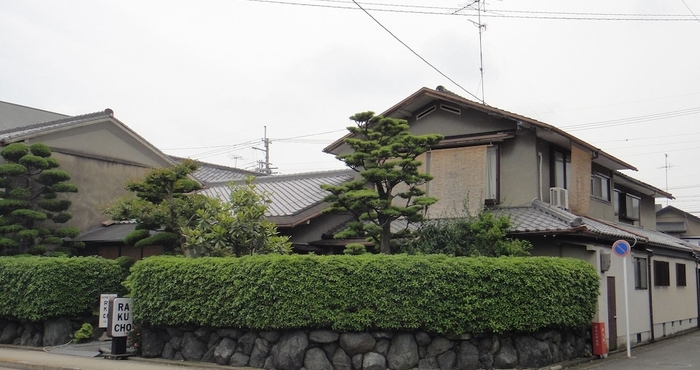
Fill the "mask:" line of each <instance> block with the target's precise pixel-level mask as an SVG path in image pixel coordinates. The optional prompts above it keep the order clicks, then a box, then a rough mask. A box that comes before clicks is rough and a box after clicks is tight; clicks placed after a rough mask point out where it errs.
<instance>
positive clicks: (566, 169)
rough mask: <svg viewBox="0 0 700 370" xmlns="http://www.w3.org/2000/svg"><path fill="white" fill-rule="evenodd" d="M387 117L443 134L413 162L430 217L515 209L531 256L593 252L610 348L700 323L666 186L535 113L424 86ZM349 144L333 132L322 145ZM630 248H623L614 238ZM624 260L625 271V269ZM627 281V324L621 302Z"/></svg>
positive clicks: (600, 316)
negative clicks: (423, 176) (667, 229)
mask: <svg viewBox="0 0 700 370" xmlns="http://www.w3.org/2000/svg"><path fill="white" fill-rule="evenodd" d="M381 115H382V116H386V117H393V118H400V119H405V120H407V121H408V123H409V126H410V130H411V132H412V133H414V134H429V133H439V134H442V135H444V136H445V139H444V140H443V141H442V142H440V143H439V144H438V145H437V146H436V147H434V148H432V150H430V151H429V152H427V153H425V154H424V155H423V156H422V157H421V158H420V160H421V161H422V163H423V171H425V172H428V173H430V174H431V175H433V176H434V180H432V181H431V182H430V183H429V184H427V185H426V187H425V190H426V192H427V193H428V195H430V196H435V197H437V198H438V199H439V201H438V203H436V204H435V205H433V206H431V208H430V210H429V217H431V218H436V217H441V216H442V215H446V214H449V212H450V210H452V209H455V208H456V209H458V210H459V209H461V207H462V205H463V203H464V202H465V201H466V202H467V203H468V208H469V211H470V212H471V213H472V214H474V213H475V212H478V211H480V210H481V209H484V208H485V207H486V208H487V209H488V210H489V211H492V212H497V213H498V214H503V215H507V216H509V217H510V218H511V222H512V232H511V234H512V235H514V236H518V237H520V238H524V239H527V240H530V241H531V242H532V243H533V245H534V250H533V252H532V254H533V255H545V256H547V255H549V256H561V257H573V258H579V259H583V260H585V261H588V262H589V263H591V264H592V265H593V266H595V267H596V268H597V270H598V272H599V274H600V278H601V286H600V293H601V294H600V298H599V307H598V311H597V314H596V316H595V317H594V319H593V320H594V321H597V322H604V323H605V324H606V335H607V337H608V339H609V347H610V348H611V349H614V348H616V347H617V346H619V345H623V344H626V343H627V338H628V334H629V341H630V344H636V343H640V342H645V341H649V340H653V339H654V338H656V337H661V336H665V335H669V334H671V333H674V332H677V331H681V330H685V329H690V328H694V327H697V326H698V322H697V320H698V293H697V292H698V286H697V262H696V254H695V250H694V248H693V246H692V245H690V244H688V243H686V242H684V241H682V240H680V239H677V238H674V237H671V236H668V235H666V234H663V233H660V232H657V231H655V230H656V214H655V198H672V195H671V194H669V193H667V192H665V191H663V190H661V189H658V188H656V187H654V186H652V185H649V184H646V183H643V182H641V181H638V180H636V179H634V178H632V177H630V176H628V175H625V174H623V173H622V172H621V171H624V170H636V168H634V166H632V165H631V164H629V163H627V162H625V161H623V160H621V159H619V158H616V157H614V156H612V155H610V154H608V153H606V152H604V151H602V150H600V149H599V148H596V147H595V146H593V145H591V144H589V143H587V142H585V141H583V140H580V139H578V138H576V137H575V136H573V135H571V134H569V133H567V132H565V131H563V130H561V129H558V128H556V127H554V126H551V125H548V124H546V123H543V122H539V121H537V120H534V119H531V118H527V117H524V116H521V115H518V114H514V113H510V112H507V111H504V110H500V109H497V108H494V107H490V106H487V105H484V104H480V103H476V102H473V101H470V100H467V99H465V98H462V97H460V96H458V95H456V94H454V93H451V92H449V91H447V90H445V89H444V88H442V87H438V88H437V89H435V90H434V89H429V88H422V89H420V90H418V91H416V92H415V93H413V94H412V95H410V96H409V97H407V98H406V99H404V100H402V101H400V102H399V103H397V104H396V105H394V106H393V107H391V108H389V109H388V110H386V111H385V112H383V113H381ZM348 150H350V149H349V147H347V145H345V144H344V142H343V139H342V138H341V139H339V140H337V141H336V142H334V143H332V144H331V145H329V146H328V147H326V148H325V149H324V151H325V152H327V153H331V154H334V155H337V154H342V153H345V152H347V151H348ZM617 240H625V241H627V242H628V244H629V245H630V246H632V253H631V255H630V256H627V257H624V258H623V257H618V256H616V255H614V253H612V248H611V246H612V244H613V243H614V242H615V241H617ZM623 262H624V263H627V267H628V268H627V269H626V270H627V272H628V274H627V275H628V276H627V279H625V276H623V270H624V268H623ZM624 281H627V288H628V289H627V290H628V292H629V293H628V299H627V300H628V301H629V304H630V309H629V312H630V314H629V321H630V333H627V332H626V329H625V327H626V325H625V309H624V307H623V304H624V302H625V301H627V300H626V299H625V296H624V290H625V289H624V285H623V284H624Z"/></svg>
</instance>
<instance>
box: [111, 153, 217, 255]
mask: <svg viewBox="0 0 700 370" xmlns="http://www.w3.org/2000/svg"><path fill="white" fill-rule="evenodd" d="M197 168H198V164H197V162H195V161H192V160H185V161H183V162H182V163H180V164H177V165H175V166H173V167H170V168H156V169H152V170H150V171H148V173H146V175H145V176H144V177H143V179H141V180H137V181H129V182H128V183H127V184H126V189H127V190H129V191H132V192H134V194H135V195H136V197H135V198H134V197H126V198H121V199H117V200H115V201H113V202H111V203H110V204H108V205H107V206H106V207H104V208H103V211H104V213H106V214H107V215H109V216H110V217H112V219H113V220H136V222H137V223H138V226H137V228H138V229H142V230H153V231H156V230H166V231H168V232H172V233H174V234H175V235H176V236H177V237H176V240H175V242H174V243H169V245H171V248H172V250H175V251H181V250H182V248H181V247H182V246H181V243H182V241H183V237H182V235H181V231H180V230H181V228H182V227H185V226H189V225H192V222H193V221H192V219H193V216H194V214H195V212H196V210H198V209H202V208H204V206H205V204H207V203H209V202H211V199H210V198H208V197H206V196H204V195H201V194H190V192H192V191H194V190H197V189H199V188H200V187H201V186H200V185H199V183H197V182H195V181H193V180H191V179H190V178H189V176H190V175H191V174H192V173H194V172H195V171H196V170H197ZM160 238H162V237H160ZM138 240H140V239H138ZM138 240H134V241H133V243H134V244H136V242H137V241H138ZM161 241H164V240H161ZM145 243H150V242H145ZM128 244H129V245H131V242H130V243H128ZM149 245H150V244H149Z"/></svg>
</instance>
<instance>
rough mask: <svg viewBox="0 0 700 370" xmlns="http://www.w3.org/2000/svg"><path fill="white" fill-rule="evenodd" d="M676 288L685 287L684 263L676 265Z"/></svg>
mask: <svg viewBox="0 0 700 370" xmlns="http://www.w3.org/2000/svg"><path fill="white" fill-rule="evenodd" d="M676 286H686V280H685V264H684V263H676Z"/></svg>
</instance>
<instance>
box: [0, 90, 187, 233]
mask: <svg viewBox="0 0 700 370" xmlns="http://www.w3.org/2000/svg"><path fill="white" fill-rule="evenodd" d="M0 128H1V130H0V146H6V145H8V144H11V143H15V142H24V143H27V144H30V145H31V144H34V143H43V144H46V145H48V146H49V147H50V148H51V151H52V152H53V155H52V156H53V157H54V158H56V159H57V160H58V162H59V163H60V165H61V167H60V168H61V169H62V170H65V171H67V172H68V173H69V174H70V175H71V180H70V182H72V183H74V184H76V185H77V186H78V193H76V194H68V195H66V198H67V199H70V200H71V201H72V202H73V203H72V205H71V208H70V209H69V212H70V213H71V214H72V215H73V218H72V219H71V220H70V221H69V222H68V223H67V224H66V225H67V226H73V227H77V228H78V229H79V230H88V229H91V228H93V227H97V226H99V225H100V224H101V223H102V222H103V221H105V220H106V216H105V215H104V214H103V213H102V212H101V211H100V207H101V206H103V205H105V204H107V203H108V202H110V201H112V200H114V199H116V198H118V197H120V196H125V195H129V194H130V193H129V192H127V191H126V189H124V185H125V184H126V181H127V180H130V179H137V178H141V177H142V176H143V175H144V174H145V172H146V171H147V170H148V169H151V168H157V167H164V166H172V165H173V164H174V163H175V162H173V161H172V160H171V159H170V158H169V157H168V156H166V155H165V154H163V153H162V152H161V151H160V150H158V149H157V148H156V147H154V146H153V145H152V144H151V143H149V142H148V141H147V140H146V139H144V138H143V137H141V136H139V135H138V134H137V133H136V132H134V131H132V130H131V129H130V128H129V127H127V126H126V125H125V124H124V123H122V122H121V121H119V120H118V119H117V118H115V117H114V112H112V110H110V109H106V110H104V111H102V112H96V113H90V114H85V115H80V116H74V117H73V116H66V115H62V114H57V113H51V112H46V111H43V110H40V109H35V108H29V107H24V106H21V105H16V104H12V103H7V102H0ZM0 149H1V148H0Z"/></svg>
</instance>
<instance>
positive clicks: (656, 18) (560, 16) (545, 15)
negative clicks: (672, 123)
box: [243, 0, 696, 22]
mask: <svg viewBox="0 0 700 370" xmlns="http://www.w3.org/2000/svg"><path fill="white" fill-rule="evenodd" d="M243 1H249V2H259V3H269V4H282V5H296V6H308V7H317V8H333V9H344V10H358V9H357V8H356V7H350V6H342V5H330V4H314V3H308V2H306V3H305V2H298V1H296V2H295V1H292V0H243ZM317 1H323V2H328V3H348V2H347V1H331V0H317ZM353 2H354V1H353ZM356 4H357V3H356ZM365 4H368V5H370V6H375V7H363V8H362V10H365V11H369V10H371V11H377V12H390V13H405V14H423V15H442V16H463V17H475V18H476V17H478V14H465V13H455V11H457V10H459V9H460V8H443V7H429V6H411V5H394V4H380V3H365ZM357 5H358V6H359V4H357ZM379 6H384V7H389V9H385V8H380V7H379ZM391 7H395V8H398V9H391ZM402 8H414V9H418V10H406V9H402ZM423 9H426V10H423ZM430 9H435V10H444V11H434V10H430ZM485 13H486V14H482V15H481V16H482V17H491V18H512V19H537V20H575V21H635V22H640V21H642V22H645V21H646V22H689V21H690V22H695V21H696V18H695V17H692V16H689V15H687V14H625V13H573V12H543V11H523V10H498V9H497V10H490V11H489V12H485ZM489 13H490V14H489ZM501 13H513V14H512V15H508V14H501Z"/></svg>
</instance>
